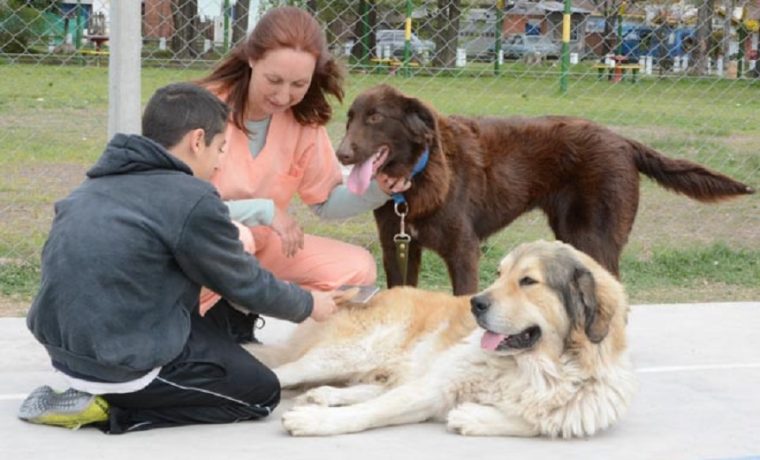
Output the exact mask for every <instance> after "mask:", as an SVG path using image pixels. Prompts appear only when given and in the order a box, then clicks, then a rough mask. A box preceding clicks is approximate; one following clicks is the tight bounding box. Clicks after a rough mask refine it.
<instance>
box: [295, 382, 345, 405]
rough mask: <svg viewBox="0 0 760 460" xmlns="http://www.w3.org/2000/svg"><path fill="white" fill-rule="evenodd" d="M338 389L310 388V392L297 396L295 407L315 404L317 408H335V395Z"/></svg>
mask: <svg viewBox="0 0 760 460" xmlns="http://www.w3.org/2000/svg"><path fill="white" fill-rule="evenodd" d="M337 390H338V389H337V388H335V387H331V386H322V387H318V388H312V389H311V390H309V391H307V392H306V393H303V394H302V395H299V396H298V397H297V398H296V399H295V403H296V405H297V406H304V405H309V404H315V405H317V406H337V405H338V403H337V402H336V398H335V397H334V396H335V393H336V391H337Z"/></svg>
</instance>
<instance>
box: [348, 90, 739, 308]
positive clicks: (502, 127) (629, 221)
mask: <svg viewBox="0 0 760 460" xmlns="http://www.w3.org/2000/svg"><path fill="white" fill-rule="evenodd" d="M426 149H427V150H428V155H429V159H428V161H427V164H426V165H425V167H424V169H422V171H421V172H419V173H418V174H416V175H414V177H413V178H412V171H413V169H414V168H415V165H417V164H418V162H419V161H420V158H421V157H422V156H423V152H424V151H425V150H426ZM336 153H337V155H338V159H339V160H340V161H341V162H342V163H343V164H345V165H356V166H355V170H356V171H355V172H353V171H352V174H351V177H350V178H349V185H350V186H351V188H353V189H358V190H361V189H363V188H364V187H366V186H367V184H368V182H369V179H370V178H371V177H372V176H373V175H374V174H377V173H378V172H382V173H383V174H384V175H385V176H389V177H391V178H396V179H397V180H398V181H400V182H399V183H401V182H404V181H406V180H408V179H410V178H412V186H411V188H410V189H409V190H407V191H406V192H404V194H403V195H404V197H405V200H406V207H407V208H408V209H407V211H408V214H407V215H406V218H405V221H406V222H405V223H406V227H405V228H406V230H407V231H408V232H409V233H410V234H411V241H410V242H409V248H408V251H409V252H408V259H407V260H408V274H407V283H406V284H411V285H416V284H417V279H418V274H419V266H420V259H421V255H422V248H423V247H424V248H428V249H432V250H433V251H435V252H437V253H438V254H439V255H440V256H441V257H442V258H443V259H444V261H445V262H446V266H447V268H448V271H449V275H450V276H451V281H452V284H453V288H454V293H455V294H467V293H473V292H476V291H477V290H478V259H479V255H480V247H479V245H480V241H481V240H482V239H484V238H486V237H488V236H489V235H491V234H493V233H495V232H497V231H498V230H500V229H502V228H504V227H505V226H507V225H508V224H509V223H511V222H512V221H513V220H514V219H516V218H517V217H518V216H520V215H521V214H523V213H525V212H527V211H530V210H531V209H534V208H539V209H541V210H543V211H544V213H545V214H546V216H547V217H548V220H549V225H550V226H551V228H552V230H553V231H554V234H555V236H556V237H557V239H559V240H562V241H564V242H567V243H570V244H572V245H573V246H575V247H576V248H578V249H580V250H581V251H584V252H585V253H587V254H589V255H590V256H591V257H593V258H594V259H596V260H597V261H598V262H599V263H600V264H601V265H602V266H604V267H605V268H607V269H608V270H609V271H610V272H612V273H613V274H615V275H619V267H618V262H619V259H620V254H621V252H622V250H623V246H624V245H625V243H626V242H627V240H628V235H629V234H630V232H631V228H632V227H633V221H634V218H635V216H636V210H637V208H638V202H639V172H642V173H644V174H646V175H647V176H649V177H651V178H652V179H654V180H656V181H657V182H659V183H660V185H662V186H664V187H665V188H668V189H670V190H673V191H675V192H679V193H683V194H685V195H687V196H689V197H691V198H694V199H697V200H699V201H706V202H710V201H718V200H721V199H726V198H730V197H733V196H736V195H743V194H750V193H754V190H753V189H752V188H750V187H748V186H747V185H744V184H742V183H740V182H737V181H735V180H733V179H731V178H729V177H727V176H724V175H722V174H720V173H717V172H713V171H710V170H708V169H706V168H705V167H703V166H700V165H698V164H696V163H692V162H690V161H686V160H676V159H670V158H667V157H665V156H663V155H662V154H660V153H658V152H657V151H655V150H653V149H651V148H649V147H647V146H645V145H643V144H641V143H639V142H636V141H634V140H631V139H627V138H625V137H623V136H621V135H619V134H616V133H614V132H612V131H610V130H609V129H607V128H605V127H603V126H600V125H598V124H596V123H593V122H591V121H588V120H583V119H579V118H573V117H559V116H547V117H540V118H523V117H512V118H493V117H483V118H467V117H460V116H450V117H446V116H443V115H440V114H438V113H436V112H435V111H434V110H433V109H432V108H431V107H429V106H428V105H426V104H424V103H422V102H421V101H419V100H418V99H415V98H411V97H407V96H405V95H403V94H402V93H401V92H399V91H398V90H396V89H395V88H392V87H390V86H387V85H381V86H377V87H374V88H371V89H369V90H367V91H365V92H364V93H362V94H360V95H359V96H358V97H357V98H356V100H354V102H353V104H352V105H351V108H350V109H349V111H348V122H347V127H346V135H345V138H344V139H343V141H342V142H341V144H340V146H339V147H338V149H337V152H336ZM403 208H404V207H403V205H402V207H401V211H403V210H404V209H403ZM375 220H376V222H377V226H378V231H379V234H380V242H381V245H382V250H383V265H384V267H385V271H386V274H387V280H388V286H390V287H392V286H397V285H401V284H404V283H403V281H402V279H403V278H402V272H401V270H400V268H399V264H398V263H397V260H396V247H395V244H394V235H396V234H399V233H400V219H399V217H398V215H397V213H396V212H395V211H394V203H393V202H389V203H388V204H386V205H385V206H383V207H381V208H379V209H377V210H375Z"/></svg>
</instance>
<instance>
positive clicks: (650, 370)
mask: <svg viewBox="0 0 760 460" xmlns="http://www.w3.org/2000/svg"><path fill="white" fill-rule="evenodd" d="M725 369H760V363H733V364H695V365H692V366H655V367H640V368H638V369H636V372H639V373H641V374H656V373H665V372H689V371H716V370H725Z"/></svg>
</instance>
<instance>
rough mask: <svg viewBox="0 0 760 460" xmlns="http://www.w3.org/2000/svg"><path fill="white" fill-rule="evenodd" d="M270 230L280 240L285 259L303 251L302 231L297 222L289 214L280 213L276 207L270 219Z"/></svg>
mask: <svg viewBox="0 0 760 460" xmlns="http://www.w3.org/2000/svg"><path fill="white" fill-rule="evenodd" d="M272 230H274V231H275V233H277V235H279V236H280V239H281V240H282V253H283V254H285V257H293V256H294V255H296V253H297V252H298V251H299V250H301V249H303V230H302V229H301V226H300V225H298V222H296V221H295V219H293V218H292V217H290V214H288V213H287V212H285V211H281V210H280V209H279V208H277V206H275V208H274V218H273V219H272Z"/></svg>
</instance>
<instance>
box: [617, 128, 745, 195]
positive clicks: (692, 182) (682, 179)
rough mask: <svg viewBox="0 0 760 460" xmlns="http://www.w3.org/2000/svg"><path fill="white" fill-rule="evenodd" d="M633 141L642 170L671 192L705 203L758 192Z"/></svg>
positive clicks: (638, 164) (636, 159)
mask: <svg viewBox="0 0 760 460" xmlns="http://www.w3.org/2000/svg"><path fill="white" fill-rule="evenodd" d="M629 142H630V143H631V146H632V147H633V150H634V155H633V158H634V161H635V162H636V167H637V168H638V170H639V171H641V172H642V173H644V174H646V175H647V176H649V177H651V178H652V179H654V180H656V181H657V182H658V183H659V184H660V185H662V186H663V187H665V188H667V189H669V190H673V191H674V192H678V193H683V194H684V195H686V196H689V197H691V198H694V199H695V200H699V201H705V202H711V201H720V200H724V199H728V198H732V197H735V196H737V195H749V194H752V193H755V190H754V189H753V188H752V187H750V186H748V185H745V184H742V183H741V182H739V181H736V180H734V179H731V178H730V177H728V176H725V175H723V174H721V173H718V172H715V171H711V170H709V169H707V168H705V167H704V166H701V165H698V164H697V163H693V162H691V161H688V160H679V159H673V158H668V157H666V156H664V155H662V154H660V153H659V152H657V151H656V150H654V149H652V148H650V147H647V146H646V145H644V144H641V143H639V142H636V141H633V140H629Z"/></svg>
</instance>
